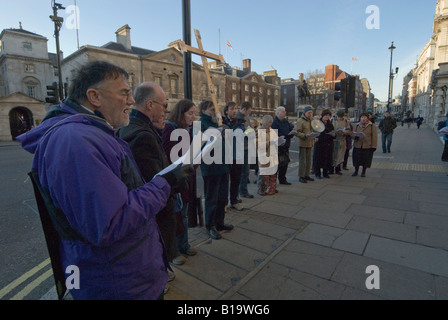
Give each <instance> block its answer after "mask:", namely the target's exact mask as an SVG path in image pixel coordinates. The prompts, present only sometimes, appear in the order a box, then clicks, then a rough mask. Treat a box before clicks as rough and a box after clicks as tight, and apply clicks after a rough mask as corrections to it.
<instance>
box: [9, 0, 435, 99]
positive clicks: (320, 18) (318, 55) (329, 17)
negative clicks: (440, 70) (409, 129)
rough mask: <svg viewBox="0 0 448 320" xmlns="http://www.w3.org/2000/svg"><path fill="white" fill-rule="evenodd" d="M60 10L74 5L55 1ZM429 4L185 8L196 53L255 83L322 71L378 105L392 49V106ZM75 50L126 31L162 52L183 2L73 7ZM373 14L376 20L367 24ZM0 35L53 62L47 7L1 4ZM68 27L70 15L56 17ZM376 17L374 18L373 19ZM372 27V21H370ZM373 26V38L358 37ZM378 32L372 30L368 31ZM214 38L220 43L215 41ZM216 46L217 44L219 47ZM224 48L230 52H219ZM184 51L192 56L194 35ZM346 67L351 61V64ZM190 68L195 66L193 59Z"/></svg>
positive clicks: (211, 3)
mask: <svg viewBox="0 0 448 320" xmlns="http://www.w3.org/2000/svg"><path fill="white" fill-rule="evenodd" d="M57 2H59V3H61V4H62V5H64V6H65V7H68V6H70V5H73V4H74V2H75V0H59V1H57ZM436 2H437V1H436V0H367V1H366V0H339V1H334V0H313V1H309V0H307V1H305V0H276V1H272V0H226V1H217V0H191V24H192V29H199V30H200V31H201V35H202V41H203V44H204V48H205V49H206V50H207V51H210V52H213V53H218V51H219V49H220V47H221V53H222V54H223V56H224V58H226V57H227V58H228V62H229V63H230V64H231V65H232V66H240V67H241V58H243V59H247V58H249V59H251V60H252V70H253V71H255V72H257V73H259V74H262V73H263V72H264V71H267V70H270V68H271V65H272V66H273V67H274V68H275V69H276V70H277V71H278V74H279V76H280V77H281V78H295V79H297V78H298V75H299V73H305V74H306V73H307V72H308V71H314V70H316V69H318V70H322V71H323V70H324V69H325V65H327V64H337V65H339V66H340V68H341V69H342V70H344V71H347V72H349V73H350V71H351V70H352V74H359V75H360V76H361V78H367V79H368V80H369V82H370V85H371V87H372V92H373V93H374V94H375V96H376V97H377V98H378V99H380V100H382V101H385V100H387V93H388V79H389V64H390V50H388V48H389V47H390V45H391V42H392V41H394V42H395V46H396V47H397V49H396V50H395V51H394V55H393V61H394V62H393V68H394V69H395V67H399V68H400V72H399V75H398V76H397V78H396V80H395V81H394V96H396V95H398V94H401V88H402V82H403V81H402V79H403V76H404V75H405V74H407V73H408V72H409V71H410V70H411V69H412V67H413V65H414V63H415V61H416V59H417V56H418V54H419V53H420V51H421V50H422V48H423V47H424V46H425V44H426V43H427V42H428V41H429V40H430V38H431V36H432V34H433V33H432V21H433V16H434V13H435V5H436ZM76 3H77V5H78V7H79V18H80V23H79V30H78V36H79V42H80V46H82V45H85V44H89V45H95V46H101V45H103V44H106V43H107V42H109V41H115V31H116V30H117V29H118V28H120V27H121V26H123V25H125V24H129V26H130V27H131V28H132V30H131V41H132V45H134V46H137V47H142V48H146V49H151V50H156V51H158V50H163V49H166V48H167V45H168V43H170V42H171V41H173V40H176V39H181V38H182V1H181V0H128V1H123V0H121V1H117V0H110V1H103V0H101V1H100V0H90V1H87V0H77V1H76ZM370 5H374V6H376V7H377V8H378V9H379V11H378V12H379V20H378V19H376V20H371V19H370V18H371V17H372V14H373V12H372V11H369V12H368V13H366V9H367V7H368V6H370ZM0 8H1V20H0V30H3V29H6V28H11V27H13V28H18V26H19V21H21V22H22V26H23V28H24V29H25V30H28V31H31V32H35V33H38V34H41V35H43V36H45V37H47V38H48V40H49V41H48V49H49V51H50V52H56V49H55V47H56V45H55V41H54V38H53V28H54V27H53V24H52V22H51V21H50V18H49V15H50V14H52V9H51V0H16V1H10V0H8V1H7V0H0ZM60 16H62V17H64V18H65V19H66V21H67V22H68V21H69V20H70V14H69V13H66V12H65V11H60ZM376 17H377V16H376ZM369 19H370V20H369ZM366 20H368V21H369V22H370V23H371V24H372V23H377V21H379V29H369V28H367V27H366ZM376 26H377V25H376ZM219 35H220V36H219ZM219 39H220V40H221V41H219ZM227 40H228V41H229V42H230V43H231V45H232V47H233V49H234V51H231V50H227V52H226V41H227ZM192 44H193V45H194V46H197V43H196V40H195V37H194V34H193V36H192ZM76 49H77V32H76V30H75V29H73V28H72V29H71V28H70V27H68V25H67V24H64V26H63V29H62V30H61V50H62V51H64V56H68V55H69V54H71V53H73V52H74V51H76ZM352 58H356V59H358V60H357V61H353V60H352ZM194 61H195V62H198V63H200V60H199V59H198V58H195V59H194Z"/></svg>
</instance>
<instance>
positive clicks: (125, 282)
mask: <svg viewBox="0 0 448 320" xmlns="http://www.w3.org/2000/svg"><path fill="white" fill-rule="evenodd" d="M98 115H100V114H98ZM18 140H19V141H21V142H22V146H23V148H25V149H26V150H27V151H29V152H31V153H33V154H34V159H33V164H32V166H33V169H37V171H38V175H39V181H40V184H41V185H42V186H43V187H44V188H47V189H48V190H49V192H50V196H51V199H52V201H53V203H54V205H55V206H56V207H57V208H59V209H60V210H62V212H63V213H64V214H65V216H66V218H67V220H68V222H69V224H70V226H71V227H72V228H73V229H74V230H75V231H77V232H78V233H79V234H80V235H81V236H82V238H83V239H84V241H81V240H74V241H69V240H61V255H62V264H63V270H66V268H67V266H69V265H75V266H77V267H78V268H79V272H80V289H72V290H71V293H72V295H73V297H74V298H75V299H83V300H84V299H86V300H87V299H123V300H124V299H156V298H158V297H159V296H160V294H161V293H162V291H163V289H164V287H165V285H166V281H167V272H166V269H167V263H166V259H164V256H165V255H164V249H163V243H162V241H161V237H160V233H159V230H158V227H157V223H156V220H155V216H156V215H157V213H158V212H159V211H160V210H161V209H162V208H163V207H164V206H165V205H166V202H167V199H168V197H169V195H170V192H171V190H170V186H169V184H168V183H167V181H166V180H165V179H163V178H161V177H158V178H155V179H154V180H153V181H151V182H149V183H145V181H144V180H143V178H142V175H141V174H140V171H139V170H138V168H137V166H136V165H135V161H134V159H133V157H132V154H131V151H130V150H129V147H128V145H127V143H126V142H124V141H123V140H121V139H119V138H118V137H117V136H116V134H115V132H114V130H113V129H112V127H111V126H110V125H109V124H107V122H106V121H105V120H103V119H102V118H101V117H95V116H92V115H88V114H87V112H86V111H84V110H83V109H82V108H81V107H80V106H79V105H77V104H76V103H74V102H72V101H70V100H68V101H65V102H63V103H62V104H61V105H60V106H59V107H58V108H57V109H56V111H53V112H50V114H49V115H47V117H46V119H44V121H43V122H42V123H41V124H40V125H39V126H37V127H36V128H35V129H33V130H31V131H29V132H27V133H26V134H24V135H21V136H20V137H18ZM67 276H69V275H67V274H66V277H67Z"/></svg>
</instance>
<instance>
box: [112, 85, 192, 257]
mask: <svg viewBox="0 0 448 320" xmlns="http://www.w3.org/2000/svg"><path fill="white" fill-rule="evenodd" d="M134 98H135V106H134V110H132V112H131V114H130V115H129V118H130V122H129V125H128V126H126V127H124V128H122V129H120V131H119V136H120V138H121V139H123V140H124V141H126V142H127V143H128V144H129V147H130V148H131V151H132V154H133V156H134V159H135V162H136V163H137V166H138V167H139V169H140V171H141V173H142V175H143V178H144V179H145V180H146V181H151V180H152V179H153V178H154V176H155V175H156V174H157V173H158V172H160V171H162V170H163V169H164V168H166V167H167V166H169V165H170V161H169V160H168V158H167V155H166V153H165V150H164V149H163V145H162V138H161V135H160V134H159V130H162V129H163V123H162V124H160V120H161V119H163V120H165V114H166V113H167V112H168V110H167V108H168V104H167V102H166V95H165V92H164V91H163V89H162V87H160V86H159V85H158V84H156V83H154V82H144V83H142V84H140V85H139V86H138V87H137V88H136V89H135V92H134ZM174 204H175V201H174V199H173V198H172V197H171V198H170V199H169V200H168V202H167V206H166V207H165V208H164V209H163V210H162V211H161V212H160V213H159V214H158V215H157V217H156V219H157V224H158V225H159V229H160V232H161V233H162V237H163V240H164V243H165V246H166V249H167V253H168V260H169V261H172V262H173V263H174V264H177V265H181V264H184V263H185V261H186V259H185V257H184V256H183V255H181V254H179V252H178V250H177V242H176V217H177V215H176V214H175V213H174ZM181 222H182V221H181V219H180V216H179V219H178V223H179V224H180V223H181ZM182 225H183V224H182Z"/></svg>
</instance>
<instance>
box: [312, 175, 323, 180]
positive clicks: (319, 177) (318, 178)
mask: <svg viewBox="0 0 448 320" xmlns="http://www.w3.org/2000/svg"><path fill="white" fill-rule="evenodd" d="M314 178H316V179H317V180H320V179H322V177H321V176H314Z"/></svg>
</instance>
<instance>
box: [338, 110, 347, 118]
mask: <svg viewBox="0 0 448 320" xmlns="http://www.w3.org/2000/svg"><path fill="white" fill-rule="evenodd" d="M336 115H337V116H338V117H340V118H342V117H343V116H344V115H345V111H344V110H338V112H337V113H336Z"/></svg>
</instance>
